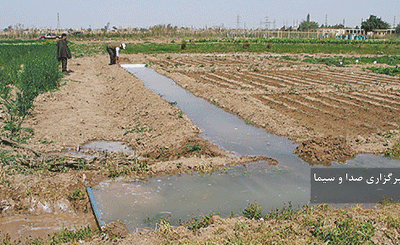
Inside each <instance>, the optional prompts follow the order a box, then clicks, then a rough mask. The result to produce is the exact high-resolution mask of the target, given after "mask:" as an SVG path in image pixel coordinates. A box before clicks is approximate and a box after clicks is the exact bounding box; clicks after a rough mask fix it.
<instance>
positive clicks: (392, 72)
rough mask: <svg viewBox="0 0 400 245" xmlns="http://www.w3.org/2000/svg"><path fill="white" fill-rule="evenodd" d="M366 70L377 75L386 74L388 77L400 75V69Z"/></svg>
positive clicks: (371, 68)
mask: <svg viewBox="0 0 400 245" xmlns="http://www.w3.org/2000/svg"><path fill="white" fill-rule="evenodd" d="M367 69H368V70H370V71H372V72H375V73H379V74H386V75H390V76H396V75H397V76H398V75H400V67H399V66H396V67H367Z"/></svg>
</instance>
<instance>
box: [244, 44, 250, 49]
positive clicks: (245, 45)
mask: <svg viewBox="0 0 400 245" xmlns="http://www.w3.org/2000/svg"><path fill="white" fill-rule="evenodd" d="M242 48H243V49H248V48H250V43H243V44H242Z"/></svg>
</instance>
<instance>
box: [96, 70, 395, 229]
mask: <svg viewBox="0 0 400 245" xmlns="http://www.w3.org/2000/svg"><path fill="white" fill-rule="evenodd" d="M122 67H124V68H125V70H126V71H128V72H130V73H132V74H133V75H135V76H136V77H138V78H139V79H140V80H141V81H142V82H143V83H144V84H145V86H146V87H148V88H149V89H151V90H152V91H153V92H154V93H156V94H159V95H160V96H162V98H163V99H165V100H166V101H169V102H176V106H177V107H178V108H179V109H181V110H182V111H183V112H184V113H185V114H186V115H187V116H188V117H189V118H190V119H191V120H192V121H193V123H194V124H195V125H196V126H197V127H199V128H200V129H201V131H202V133H201V135H200V136H202V137H203V138H204V139H206V140H208V141H210V142H212V143H213V144H215V145H217V146H218V147H220V148H222V149H224V150H227V151H230V152H234V153H235V154H236V155H237V156H244V155H249V156H267V157H271V158H275V159H277V160H278V161H279V164H277V165H276V166H270V165H269V164H268V163H267V162H256V163H250V164H247V165H246V166H234V167H228V168H227V169H225V170H221V171H215V172H212V173H209V174H200V173H189V174H182V175H180V176H164V177H153V178H149V179H146V180H140V179H124V178H120V179H118V180H107V181H104V182H102V183H100V184H99V185H98V186H96V187H93V188H92V193H93V199H94V200H93V201H94V202H95V203H96V205H97V207H96V213H97V215H98V218H99V219H101V221H104V222H105V223H109V222H113V221H116V220H120V221H122V222H123V223H125V224H126V225H127V227H128V228H129V230H130V231H131V232H134V231H143V230H146V229H149V228H154V227H155V224H156V223H157V222H158V221H159V220H160V219H162V218H169V220H170V222H171V224H172V225H178V223H179V220H183V221H185V220H189V219H190V218H192V217H194V216H198V215H200V214H209V213H214V214H216V213H218V214H219V215H221V216H222V217H228V216H229V215H230V214H231V212H234V213H235V214H241V212H242V211H243V209H244V208H246V206H247V205H248V204H249V203H253V202H254V201H256V202H257V203H258V204H260V205H262V208H263V211H264V212H267V211H270V210H272V209H274V208H281V207H282V206H283V205H284V204H286V205H287V204H288V202H289V201H290V202H291V203H292V205H293V207H297V206H302V205H304V204H307V203H308V202H309V200H310V183H311V181H310V168H311V167H310V166H309V164H308V163H307V162H305V161H303V160H302V159H301V158H300V157H298V156H297V155H295V154H293V151H294V149H295V148H296V145H295V144H294V143H293V142H292V141H290V140H288V139H287V138H285V137H279V136H276V135H272V134H269V133H267V132H266V131H264V130H263V129H260V128H257V127H254V126H251V125H247V124H246V123H245V122H244V121H243V120H242V119H239V118H238V117H237V116H235V115H232V114H229V113H228V112H226V111H224V110H222V109H220V108H218V107H216V106H214V105H212V104H211V103H209V102H208V101H206V100H204V99H202V98H198V97H196V96H194V95H193V94H191V93H190V92H188V91H186V90H185V89H183V88H182V87H180V86H179V85H177V84H176V83H175V82H174V81H173V80H171V79H169V78H167V77H165V76H162V75H160V74H158V73H157V72H155V71H154V70H153V69H150V68H146V67H144V65H122ZM339 166H340V167H342V166H343V165H340V164H333V166H332V167H339ZM346 166H347V167H387V168H389V167H392V168H393V167H397V166H399V161H396V160H391V159H388V158H385V157H383V156H375V155H366V154H365V155H359V156H358V157H356V158H355V159H353V160H351V161H348V162H347V165H346ZM319 167H321V166H319Z"/></svg>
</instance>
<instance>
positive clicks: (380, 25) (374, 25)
mask: <svg viewBox="0 0 400 245" xmlns="http://www.w3.org/2000/svg"><path fill="white" fill-rule="evenodd" d="M389 27H390V25H389V24H388V23H386V22H384V21H383V20H381V18H377V17H376V16H375V15H370V16H369V18H368V19H367V20H366V21H364V22H362V23H361V29H363V30H364V31H365V32H366V33H368V32H370V31H373V30H375V29H388V28H389Z"/></svg>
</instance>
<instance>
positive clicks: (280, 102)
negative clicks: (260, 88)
mask: <svg viewBox="0 0 400 245" xmlns="http://www.w3.org/2000/svg"><path fill="white" fill-rule="evenodd" d="M261 97H262V98H263V99H265V100H267V101H270V102H272V103H274V104H278V105H281V106H284V107H286V108H288V109H290V110H293V111H297V112H300V113H303V114H305V115H307V116H310V115H309V114H308V113H307V112H306V111H302V110H300V109H299V108H296V107H292V106H290V105H288V104H286V103H285V102H282V101H276V100H274V99H271V98H269V97H267V96H265V95H263V96H261Z"/></svg>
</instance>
